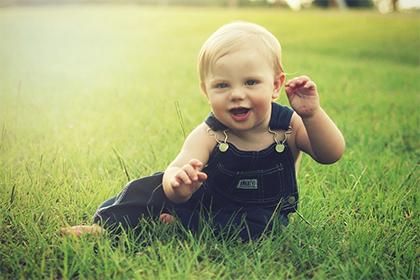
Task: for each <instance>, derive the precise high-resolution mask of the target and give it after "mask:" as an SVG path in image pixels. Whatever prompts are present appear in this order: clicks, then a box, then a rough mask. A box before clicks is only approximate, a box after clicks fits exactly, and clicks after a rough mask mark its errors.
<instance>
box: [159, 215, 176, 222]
mask: <svg viewBox="0 0 420 280" xmlns="http://www.w3.org/2000/svg"><path fill="white" fill-rule="evenodd" d="M159 220H161V221H162V222H164V223H165V224H172V223H173V222H175V218H174V216H172V215H170V214H167V213H162V214H160V216H159Z"/></svg>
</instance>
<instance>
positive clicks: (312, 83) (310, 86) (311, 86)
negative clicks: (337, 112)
mask: <svg viewBox="0 0 420 280" xmlns="http://www.w3.org/2000/svg"><path fill="white" fill-rule="evenodd" d="M304 88H306V89H314V88H316V84H315V83H314V82H312V81H308V82H306V84H305V86H304Z"/></svg>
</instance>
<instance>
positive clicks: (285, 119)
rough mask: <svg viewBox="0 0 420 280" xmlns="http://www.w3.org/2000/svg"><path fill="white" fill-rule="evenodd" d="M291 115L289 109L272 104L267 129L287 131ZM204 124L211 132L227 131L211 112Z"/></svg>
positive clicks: (291, 111)
mask: <svg viewBox="0 0 420 280" xmlns="http://www.w3.org/2000/svg"><path fill="white" fill-rule="evenodd" d="M292 114H293V110H292V109H290V108H289V107H287V106H282V105H280V104H277V103H274V102H272V103H271V117H270V123H269V127H270V128H271V129H282V130H287V129H288V128H289V125H290V120H291V118H292ZM205 123H206V124H207V125H208V126H209V127H210V128H211V129H212V130H213V131H222V130H225V129H227V127H226V126H225V125H224V124H223V123H221V122H220V121H219V120H218V119H216V117H215V116H214V114H213V112H210V114H209V115H208V116H207V118H206V120H205Z"/></svg>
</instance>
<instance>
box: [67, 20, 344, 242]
mask: <svg viewBox="0 0 420 280" xmlns="http://www.w3.org/2000/svg"><path fill="white" fill-rule="evenodd" d="M198 70H199V75H200V86H201V90H202V92H203V93H204V95H205V96H206V98H207V100H208V102H209V104H210V107H211V113H210V114H209V116H208V117H207V118H206V120H205V121H204V122H202V123H200V124H199V125H198V126H197V127H196V128H195V129H194V130H193V131H192V132H191V133H190V134H189V135H188V137H187V138H186V140H185V142H184V145H183V146H182V148H181V151H180V152H179V154H178V155H177V156H176V158H175V159H174V160H173V161H172V162H171V163H170V164H169V166H168V167H167V169H166V170H165V172H164V173H156V174H154V175H152V176H149V177H144V178H141V179H138V180H135V181H132V182H130V183H129V184H128V185H127V186H126V187H125V188H124V190H123V191H122V192H121V193H120V194H119V195H118V196H116V197H113V198H111V199H109V200H107V201H106V202H105V203H103V204H102V205H101V206H100V207H99V209H98V211H97V212H96V214H95V216H94V223H95V225H94V226H76V227H70V228H65V229H63V232H65V233H70V234H76V235H80V234H83V233H100V232H102V231H103V228H106V229H116V228H117V227H118V226H122V227H123V228H134V227H136V226H141V225H139V224H138V222H139V219H140V218H141V217H144V216H152V217H160V219H161V220H162V221H164V222H167V223H170V222H172V221H173V220H174V219H175V217H176V218H178V219H179V220H180V222H181V223H182V224H183V225H184V226H186V227H188V228H189V229H191V230H193V231H194V230H197V227H198V222H199V219H202V218H204V219H209V220H211V224H212V226H213V229H214V230H215V231H216V232H223V230H224V229H225V228H226V227H227V226H229V225H232V224H233V225H235V226H236V227H237V228H238V229H239V236H240V237H241V238H242V239H245V240H247V239H250V238H257V237H259V236H261V234H262V233H263V232H265V230H266V229H268V228H270V226H271V224H272V221H273V220H277V221H278V222H280V223H282V224H284V225H287V224H288V214H289V213H291V212H295V211H296V208H297V202H298V190H297V184H296V169H297V165H298V162H299V158H300V153H301V152H302V151H303V152H305V153H307V154H309V155H310V156H311V157H312V158H313V159H314V160H316V161H317V162H319V163H324V164H328V163H334V162H336V161H337V160H338V159H340V157H341V156H342V154H343V152H344V148H345V143H344V138H343V136H342V134H341V132H340V131H339V129H338V128H337V127H336V125H335V124H334V122H333V121H332V120H331V119H330V118H329V117H328V115H327V114H326V113H325V111H324V110H323V109H322V107H321V106H320V102H319V96H318V91H317V87H316V84H315V83H314V82H313V81H312V80H311V79H310V78H309V77H307V76H300V77H296V78H294V79H291V80H289V81H288V82H287V83H286V84H285V85H284V83H285V73H284V71H283V68H282V64H281V47H280V44H279V42H278V40H277V39H276V38H275V37H274V36H273V35H272V34H271V33H270V32H269V31H268V30H266V29H265V28H264V27H262V26H259V25H256V24H253V23H248V22H233V23H230V24H226V25H224V26H222V27H220V28H219V29H218V30H217V31H216V32H215V33H213V34H212V35H211V36H210V37H209V38H208V39H207V41H206V42H205V43H204V45H203V46H202V48H201V51H200V54H199V57H198ZM283 85H284V86H285V91H286V94H287V98H288V99H289V103H290V106H291V107H292V109H293V110H292V109H290V108H288V107H286V106H281V105H279V104H277V103H275V100H276V99H277V98H278V97H279V92H280V89H281V88H282V86H283Z"/></svg>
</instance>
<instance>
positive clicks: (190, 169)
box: [182, 164, 198, 184]
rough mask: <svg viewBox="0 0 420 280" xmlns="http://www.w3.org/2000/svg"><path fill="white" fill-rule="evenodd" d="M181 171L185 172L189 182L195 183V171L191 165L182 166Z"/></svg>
mask: <svg viewBox="0 0 420 280" xmlns="http://www.w3.org/2000/svg"><path fill="white" fill-rule="evenodd" d="M182 169H183V170H184V171H185V173H187V176H188V179H189V180H190V181H197V179H198V178H197V170H195V168H194V167H193V166H192V165H191V164H186V165H184V167H182ZM187 184H188V183H187Z"/></svg>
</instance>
